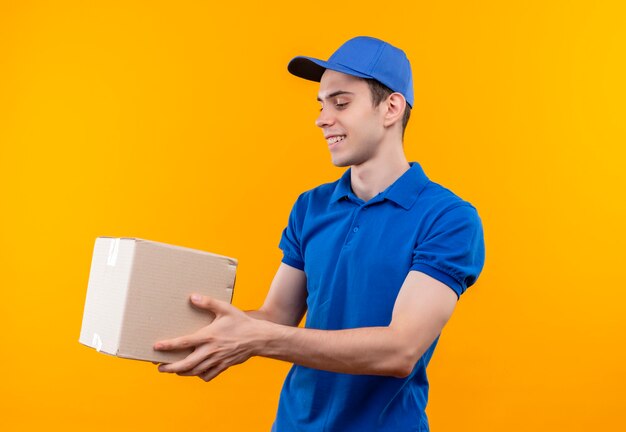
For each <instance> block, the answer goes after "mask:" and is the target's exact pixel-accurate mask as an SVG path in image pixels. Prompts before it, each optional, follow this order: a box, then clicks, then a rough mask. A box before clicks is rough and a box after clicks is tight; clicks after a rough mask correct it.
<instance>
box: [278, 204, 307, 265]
mask: <svg viewBox="0 0 626 432" xmlns="http://www.w3.org/2000/svg"><path fill="white" fill-rule="evenodd" d="M302 201H303V197H302V195H301V196H300V197H299V198H298V200H297V201H296V203H295V204H294V205H293V208H292V209H291V213H290V214H289V221H288V222H287V226H286V227H285V229H284V230H283V233H282V236H281V238H280V243H279V244H278V247H279V248H280V249H281V250H282V251H283V259H282V262H284V263H285V264H287V265H289V266H291V267H295V268H297V269H298V270H304V257H303V253H302V248H301V243H300V238H301V233H302V222H303V221H302V218H303V217H302V215H303V214H304V211H303V210H304V209H303V208H302V207H303V202H302Z"/></svg>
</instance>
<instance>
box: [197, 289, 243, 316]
mask: <svg viewBox="0 0 626 432" xmlns="http://www.w3.org/2000/svg"><path fill="white" fill-rule="evenodd" d="M191 302H192V303H193V304H194V306H196V307H198V308H200V309H204V310H207V311H209V312H213V313H214V314H215V315H224V314H226V313H228V312H229V310H230V309H231V308H232V307H233V306H231V304H230V303H227V302H223V301H221V300H218V299H215V298H213V297H207V296H203V295H200V294H192V295H191Z"/></svg>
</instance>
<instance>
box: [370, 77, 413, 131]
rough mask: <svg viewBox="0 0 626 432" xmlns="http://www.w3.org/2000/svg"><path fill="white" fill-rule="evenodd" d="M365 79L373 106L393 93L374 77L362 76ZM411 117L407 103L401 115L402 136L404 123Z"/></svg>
mask: <svg viewBox="0 0 626 432" xmlns="http://www.w3.org/2000/svg"><path fill="white" fill-rule="evenodd" d="M364 80H365V81H367V85H368V86H369V88H370V92H371V93H372V103H373V104H374V107H377V106H378V105H380V103H381V102H382V101H384V100H385V99H387V97H388V96H389V95H390V94H391V93H394V91H393V90H391V89H390V88H389V87H387V86H386V85H384V84H383V83H381V82H380V81H377V80H375V79H368V78H364ZM410 117H411V106H410V105H409V104H408V103H407V104H406V108H405V109H404V116H403V117H402V136H403V137H404V131H405V129H406V125H407V124H408V123H409V118H410Z"/></svg>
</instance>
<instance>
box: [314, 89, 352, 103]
mask: <svg viewBox="0 0 626 432" xmlns="http://www.w3.org/2000/svg"><path fill="white" fill-rule="evenodd" d="M342 94H351V95H353V94H354V93H352V92H349V91H345V90H337V91H336V92H332V93H331V94H329V95H328V96H326V97H325V98H324V99H331V98H334V97H335V96H339V95H342ZM317 100H318V102H322V99H320V97H319V96H318V97H317Z"/></svg>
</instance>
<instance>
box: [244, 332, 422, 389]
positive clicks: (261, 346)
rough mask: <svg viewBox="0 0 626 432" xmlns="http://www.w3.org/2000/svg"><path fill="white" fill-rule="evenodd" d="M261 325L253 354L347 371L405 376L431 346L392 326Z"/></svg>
mask: <svg viewBox="0 0 626 432" xmlns="http://www.w3.org/2000/svg"><path fill="white" fill-rule="evenodd" d="M261 327H262V328H261V329H260V330H261V331H260V333H257V335H258V336H259V335H260V336H259V340H257V341H256V343H255V344H254V355H259V356H263V357H269V358H274V359H278V360H284V361H288V362H291V363H295V364H299V365H302V366H306V367H310V368H315V369H322V370H327V371H331V372H340V373H349V374H367V375H387V376H396V377H405V376H407V375H408V374H409V373H411V371H412V370H413V367H414V366H415V363H416V362H417V360H418V359H419V357H420V356H421V355H422V354H423V352H424V351H425V350H426V348H428V345H430V343H428V344H426V342H425V341H424V342H423V343H421V344H420V343H419V342H418V341H413V342H409V341H407V340H406V338H405V337H403V335H402V334H401V333H400V332H398V331H397V330H395V329H394V328H392V327H366V328H357V329H348V330H335V331H326V330H315V329H304V328H298V327H288V326H282V325H277V324H273V323H263V324H262V326H261ZM420 345H421V346H420ZM424 345H425V346H424Z"/></svg>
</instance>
